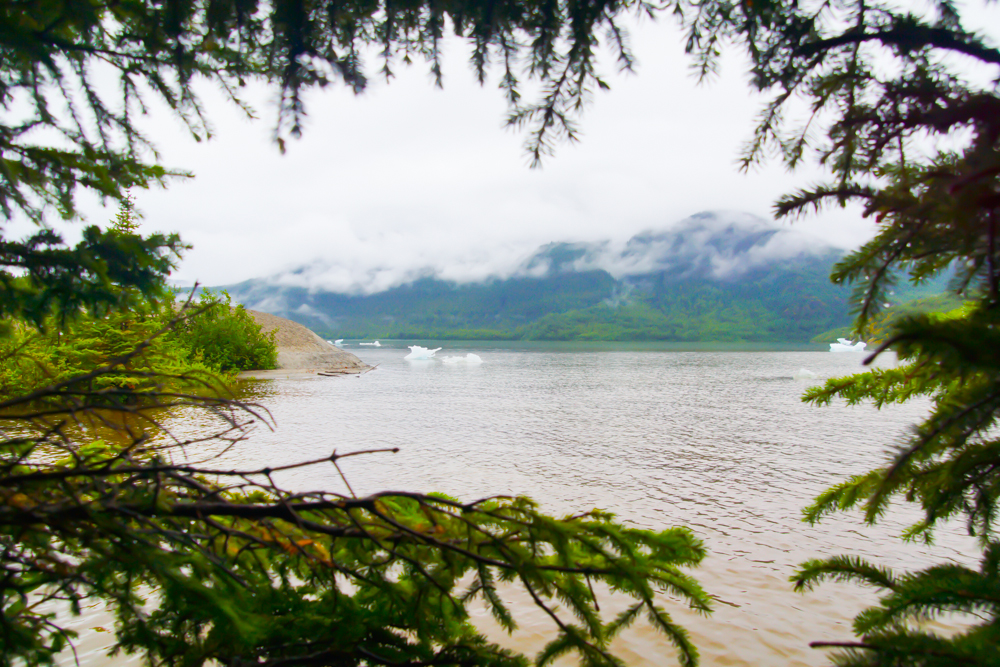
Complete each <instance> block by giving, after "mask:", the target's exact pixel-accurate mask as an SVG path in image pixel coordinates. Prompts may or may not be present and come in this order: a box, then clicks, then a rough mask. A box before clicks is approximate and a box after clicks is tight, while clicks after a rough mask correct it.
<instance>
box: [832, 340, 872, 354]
mask: <svg viewBox="0 0 1000 667" xmlns="http://www.w3.org/2000/svg"><path fill="white" fill-rule="evenodd" d="M837 340H838V341H840V342H837V343H830V351H831V352H864V351H865V348H866V347H867V346H868V343H866V342H864V341H858V342H857V343H852V342H851V341H849V340H847V339H846V338H838V339H837Z"/></svg>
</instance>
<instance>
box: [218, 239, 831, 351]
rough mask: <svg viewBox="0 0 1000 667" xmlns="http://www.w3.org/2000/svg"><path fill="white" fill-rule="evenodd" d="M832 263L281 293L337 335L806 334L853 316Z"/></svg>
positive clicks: (252, 293)
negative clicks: (681, 274) (702, 275)
mask: <svg viewBox="0 0 1000 667" xmlns="http://www.w3.org/2000/svg"><path fill="white" fill-rule="evenodd" d="M831 265H832V259H831V258H825V259H824V260H823V261H812V262H809V263H808V264H806V265H804V266H794V265H793V266H783V267H780V268H775V269H773V270H764V271H759V272H756V273H751V274H748V275H746V276H742V277H741V278H742V279H741V280H731V281H719V280H713V279H692V278H689V279H679V278H677V277H676V276H674V275H672V274H670V273H669V272H663V273H652V274H649V275H646V276H642V277H632V278H630V279H627V280H624V281H617V280H615V279H614V278H613V277H612V276H611V275H610V274H608V273H606V272H604V271H586V272H579V273H574V272H561V273H555V274H553V275H548V276H544V277H540V278H512V279H508V280H496V281H492V282H489V283H483V284H468V285H455V284H452V283H447V282H445V281H440V280H430V279H425V280H421V281H418V282H417V283H413V284H411V285H406V286H402V287H397V288H393V289H390V290H386V291H384V292H380V293H377V294H371V295H366V296H347V295H342V294H323V293H319V294H313V293H307V292H306V291H305V290H302V289H298V288H291V289H287V288H283V289H281V291H280V296H281V298H282V299H283V300H285V301H286V302H288V303H290V304H297V303H308V304H309V306H310V308H311V309H316V310H318V311H319V312H321V313H323V314H324V315H325V316H326V317H327V318H328V319H331V320H334V321H336V322H337V327H336V328H334V329H330V328H328V327H329V325H328V324H323V328H324V329H326V331H327V332H328V334H327V335H328V337H333V338H413V339H435V340H448V339H451V340H483V339H487V340H488V339H492V340H510V339H514V340H668V341H777V342H800V341H801V342H805V341H807V340H809V338H810V337H812V336H814V335H815V334H816V332H817V331H821V330H823V329H827V328H829V327H830V326H832V325H835V324H839V323H842V324H844V325H846V324H847V323H848V322H849V321H850V318H849V314H848V306H847V303H846V297H847V293H846V291H845V290H844V289H842V288H839V287H836V286H833V285H831V284H830V281H829V278H828V270H829V266H831ZM231 289H232V290H233V291H234V292H235V293H236V294H237V295H238V296H239V298H241V299H245V300H253V299H262V298H267V297H268V296H274V295H275V293H274V292H273V291H271V289H269V288H268V287H267V286H261V285H260V284H258V283H257V282H256V281H251V282H250V283H244V284H241V285H235V286H232V288H231ZM275 289H277V288H275ZM616 294H617V296H615V295H616ZM292 317H293V318H294V317H300V318H301V319H302V320H303V323H305V324H310V325H313V326H319V325H320V324H321V320H319V319H318V318H317V319H314V320H310V319H309V318H308V316H299V315H296V314H294V313H293V314H292Z"/></svg>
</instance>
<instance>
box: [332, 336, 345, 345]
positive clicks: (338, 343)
mask: <svg viewBox="0 0 1000 667" xmlns="http://www.w3.org/2000/svg"><path fill="white" fill-rule="evenodd" d="M333 344H334V345H336V346H338V347H339V346H341V345H343V344H344V339H343V338H338V339H337V340H335V341H333Z"/></svg>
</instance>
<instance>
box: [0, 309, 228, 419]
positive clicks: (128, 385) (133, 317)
mask: <svg viewBox="0 0 1000 667" xmlns="http://www.w3.org/2000/svg"><path fill="white" fill-rule="evenodd" d="M171 317H173V312H172V311H170V313H169V315H167V314H165V313H164V312H163V311H162V310H161V309H158V308H156V307H154V306H151V305H149V304H146V305H137V306H136V307H134V308H132V309H131V310H129V311H125V312H121V311H115V312H111V313H108V314H107V315H104V316H101V317H90V316H85V315H81V316H78V317H75V318H73V319H70V320H67V321H65V322H62V323H60V322H58V321H57V320H56V318H55V317H53V318H50V320H49V321H47V322H46V323H45V324H47V326H46V328H45V329H43V330H39V329H36V328H34V327H32V326H30V325H29V324H27V323H23V322H22V323H19V324H18V325H16V326H15V327H14V328H13V331H12V332H11V335H9V336H7V337H3V338H0V360H2V363H0V399H10V398H13V397H17V396H23V395H25V394H30V393H31V392H34V391H37V390H39V389H42V388H44V387H47V386H49V385H51V384H57V383H66V382H69V383H70V385H71V389H68V390H69V391H76V390H78V389H79V387H78V386H77V385H79V382H76V381H73V380H74V378H79V377H81V376H87V375H89V374H91V373H93V372H94V371H95V370H97V369H100V368H103V367H105V366H106V365H107V364H108V363H109V362H111V361H112V360H114V359H119V358H123V357H125V356H128V355H129V354H130V353H131V352H133V351H134V350H135V349H136V348H137V347H138V346H140V345H143V344H144V343H145V342H146V341H149V342H148V343H146V344H144V345H143V347H142V350H141V354H138V355H135V356H134V357H131V358H130V359H129V361H127V362H124V363H120V364H117V365H116V367H115V371H114V372H110V373H102V374H100V375H98V376H97V377H93V378H88V380H87V381H86V382H85V383H84V385H85V389H86V390H87V391H92V392H98V393H100V392H103V395H104V397H106V398H108V399H114V398H118V399H121V400H136V398H137V397H138V396H139V395H141V394H142V393H145V392H149V391H154V392H155V391H159V390H162V388H163V382H164V379H165V378H169V377H173V378H176V379H177V382H176V383H171V384H176V385H187V386H190V385H191V384H192V382H191V380H194V378H197V379H196V380H194V383H195V384H200V383H203V382H204V381H205V380H206V378H210V377H211V374H212V373H213V372H216V373H217V372H218V371H219V370H221V369H219V368H215V367H212V366H209V365H206V364H203V363H200V361H199V359H198V358H197V357H196V356H195V355H193V354H192V350H191V349H190V348H189V347H187V346H185V345H184V344H183V342H182V341H181V340H180V339H179V338H178V337H177V336H175V335H162V334H163V333H164V331H165V329H166V327H167V324H168V322H169V320H170V318H171ZM182 378H187V380H186V381H184V380H182Z"/></svg>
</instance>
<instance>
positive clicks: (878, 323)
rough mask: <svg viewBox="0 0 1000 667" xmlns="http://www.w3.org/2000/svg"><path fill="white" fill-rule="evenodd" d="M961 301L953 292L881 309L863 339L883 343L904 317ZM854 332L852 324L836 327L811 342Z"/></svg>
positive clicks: (952, 306)
mask: <svg viewBox="0 0 1000 667" xmlns="http://www.w3.org/2000/svg"><path fill="white" fill-rule="evenodd" d="M962 303H963V301H962V299H961V298H959V297H957V296H955V295H953V294H947V293H945V294H938V295H935V296H928V297H924V298H921V299H911V300H910V301H905V302H903V303H898V304H896V305H894V306H890V307H888V308H886V309H885V310H883V311H881V312H880V313H879V314H878V315H876V316H875V317H874V318H872V320H871V321H870V322H869V323H868V325H867V327H866V329H865V336H864V338H865V340H866V341H867V342H868V343H869V344H874V345H880V344H882V343H884V342H885V341H886V340H887V339H888V338H889V336H890V335H892V334H891V332H892V331H893V327H895V325H896V324H898V323H899V322H900V320H902V319H903V318H905V317H912V316H914V315H918V314H921V313H944V312H947V311H952V310H955V309H957V308H959V307H960V306H961V305H962ZM854 334H855V328H854V327H853V326H846V327H838V328H837V329H833V330H831V331H825V332H823V333H821V334H819V335H818V336H815V337H814V338H813V339H812V341H811V342H813V343H835V342H837V339H838V338H849V337H851V336H853V335H854Z"/></svg>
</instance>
